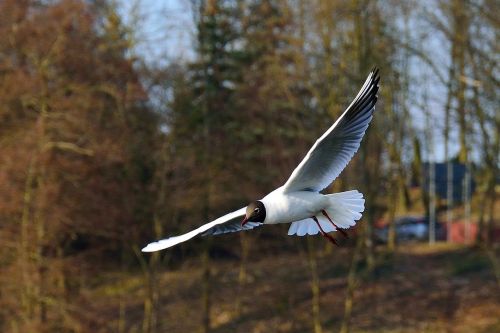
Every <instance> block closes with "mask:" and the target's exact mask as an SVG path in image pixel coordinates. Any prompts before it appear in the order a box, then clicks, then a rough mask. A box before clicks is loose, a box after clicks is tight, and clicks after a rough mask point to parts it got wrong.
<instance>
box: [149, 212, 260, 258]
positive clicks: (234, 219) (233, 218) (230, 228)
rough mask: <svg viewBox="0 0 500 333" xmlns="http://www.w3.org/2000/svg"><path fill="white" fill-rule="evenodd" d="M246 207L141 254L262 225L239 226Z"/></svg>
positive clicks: (161, 242)
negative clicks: (204, 237) (206, 236)
mask: <svg viewBox="0 0 500 333" xmlns="http://www.w3.org/2000/svg"><path fill="white" fill-rule="evenodd" d="M245 211H246V207H243V208H241V209H238V210H237V211H234V212H232V213H229V214H226V215H224V216H222V217H219V218H218V219H216V220H214V221H212V222H209V223H207V224H204V225H202V226H201V227H199V228H197V229H194V230H192V231H190V232H188V233H185V234H183V235H180V236H174V237H170V238H165V239H162V240H159V241H157V242H153V243H149V244H148V245H147V246H146V247H145V248H143V249H142V252H155V251H159V250H163V249H166V248H168V247H171V246H174V245H177V244H179V243H182V242H185V241H187V240H190V239H191V238H193V237H195V236H197V235H200V234H201V235H202V236H205V235H217V234H223V233H226V232H235V231H242V230H249V229H253V228H255V227H258V226H260V225H261V224H262V223H258V222H247V223H246V224H245V225H244V226H243V227H242V226H241V220H242V218H243V217H244V216H245Z"/></svg>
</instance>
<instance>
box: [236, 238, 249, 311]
mask: <svg viewBox="0 0 500 333" xmlns="http://www.w3.org/2000/svg"><path fill="white" fill-rule="evenodd" d="M240 248H241V260H240V269H239V272H238V295H236V306H235V312H236V316H238V317H239V316H240V315H241V314H242V313H243V310H244V309H243V301H242V298H243V294H244V292H245V285H246V282H247V259H248V253H249V250H250V242H249V240H248V235H247V234H245V233H244V232H240Z"/></svg>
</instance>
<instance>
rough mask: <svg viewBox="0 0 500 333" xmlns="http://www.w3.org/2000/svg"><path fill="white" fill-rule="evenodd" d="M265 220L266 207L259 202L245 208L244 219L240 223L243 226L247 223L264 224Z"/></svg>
mask: <svg viewBox="0 0 500 333" xmlns="http://www.w3.org/2000/svg"><path fill="white" fill-rule="evenodd" d="M265 219H266V207H264V204H263V203H262V202H261V201H254V202H252V203H250V204H249V205H248V206H247V212H246V214H245V218H244V219H243V221H241V225H242V226H244V225H245V224H246V223H247V222H260V223H264V220H265Z"/></svg>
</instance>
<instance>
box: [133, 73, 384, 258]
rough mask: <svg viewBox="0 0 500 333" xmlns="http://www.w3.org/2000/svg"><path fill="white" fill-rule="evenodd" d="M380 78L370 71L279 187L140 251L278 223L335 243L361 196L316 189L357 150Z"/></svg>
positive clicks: (357, 213) (360, 206)
mask: <svg viewBox="0 0 500 333" xmlns="http://www.w3.org/2000/svg"><path fill="white" fill-rule="evenodd" d="M379 80H380V77H379V76H378V70H373V71H372V72H371V73H370V75H369V76H368V78H367V79H366V81H365V83H364V85H363V87H362V88H361V90H360V91H359V93H358V94H357V96H356V98H355V99H354V100H353V102H352V103H351V104H350V105H349V106H348V107H347V109H346V111H344V113H343V114H342V115H341V116H340V117H339V119H338V120H337V121H336V122H335V123H334V124H333V125H332V126H330V128H329V129H328V130H327V131H326V132H325V133H324V134H323V135H322V136H321V137H320V138H319V139H318V140H316V142H315V143H314V145H313V146H312V148H311V149H310V150H309V152H308V153H307V155H306V156H305V157H304V159H303V160H302V161H301V162H300V163H299V165H298V166H297V167H296V168H295V170H294V171H293V172H292V174H291V176H290V178H289V179H288V180H287V181H286V183H285V184H284V185H283V186H281V187H279V188H277V189H275V190H274V191H272V192H270V193H269V194H268V195H266V196H265V197H264V198H262V199H261V200H258V201H255V202H252V203H250V204H249V205H248V206H247V207H243V208H240V209H238V210H236V211H234V212H231V213H229V214H226V215H224V216H222V217H219V218H218V219H216V220H214V221H212V222H209V223H206V224H204V225H202V226H201V227H199V228H197V229H194V230H192V231H190V232H188V233H185V234H183V235H180V236H174V237H170V238H166V239H162V240H159V241H157V242H153V243H150V244H148V245H147V246H146V247H145V248H143V249H142V251H143V252H153V251H159V250H162V249H165V248H168V247H171V246H174V245H176V244H179V243H182V242H185V241H187V240H189V239H191V238H193V237H195V236H197V235H202V236H206V235H217V234H222V233H227V232H235V231H242V230H249V229H253V228H255V227H259V226H262V225H267V224H278V223H291V225H290V229H289V230H288V235H297V236H304V235H315V234H317V233H321V234H322V235H323V236H325V237H326V238H328V239H329V240H330V241H332V242H334V243H336V242H335V240H334V239H333V237H332V236H330V235H328V234H327V233H328V232H332V231H336V230H339V231H341V232H342V233H343V234H344V235H345V232H344V231H343V229H347V228H350V227H352V226H354V225H355V224H356V221H357V220H359V219H360V218H361V213H362V212H363V210H364V203H365V200H364V199H363V195H362V194H361V193H360V192H358V191H356V190H351V191H346V192H339V193H333V194H321V193H320V191H321V190H323V189H324V188H326V187H327V186H328V185H330V184H331V183H332V182H333V181H334V180H335V178H337V177H338V175H339V174H340V173H341V172H342V170H343V169H344V168H345V167H346V165H347V164H348V163H349V161H350V160H351V158H352V157H353V156H354V154H355V153H356V151H357V150H358V148H359V145H360V143H361V140H362V138H363V136H364V134H365V131H366V129H367V128H368V125H369V123H370V121H371V119H372V117H373V111H374V109H375V103H376V102H377V92H378V82H379ZM241 218H244V219H243V221H241ZM240 221H241V222H240Z"/></svg>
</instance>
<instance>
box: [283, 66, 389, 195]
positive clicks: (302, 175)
mask: <svg viewBox="0 0 500 333" xmlns="http://www.w3.org/2000/svg"><path fill="white" fill-rule="evenodd" d="M379 80H380V77H379V75H378V69H374V70H372V71H371V73H370V75H369V76H368V78H367V79H366V81H365V83H364V85H363V87H362V88H361V90H360V91H359V93H358V95H357V96H356V98H355V99H354V101H353V102H352V103H351V105H349V107H348V108H347V109H346V110H345V111H344V113H343V114H342V115H341V116H340V118H339V119H338V120H337V121H336V122H335V123H334V124H333V125H332V127H330V128H329V129H328V130H327V131H326V132H325V133H324V134H323V135H322V136H321V137H320V138H319V139H318V140H317V141H316V142H315V143H314V145H313V146H312V148H311V149H310V150H309V152H308V153H307V155H306V157H305V158H304V159H303V160H302V162H300V164H299V165H298V166H297V168H295V170H294V171H293V173H292V175H291V176H290V178H289V179H288V180H287V182H286V183H285V185H283V190H284V191H285V192H293V191H321V190H322V189H324V188H325V187H327V186H328V185H330V184H331V183H332V182H333V181H334V180H335V178H337V177H338V175H339V174H340V173H341V172H342V170H344V168H345V167H346V165H347V163H349V161H350V160H351V158H352V157H353V156H354V154H355V153H356V151H357V150H358V148H359V145H360V143H361V139H362V138H363V135H364V134H365V131H366V129H367V128H368V124H369V123H370V121H371V120H372V117H373V111H374V109H375V103H376V102H377V92H378V88H379V87H378V82H379Z"/></svg>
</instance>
